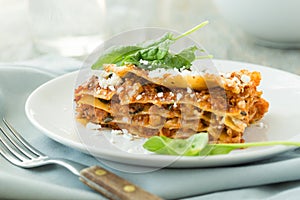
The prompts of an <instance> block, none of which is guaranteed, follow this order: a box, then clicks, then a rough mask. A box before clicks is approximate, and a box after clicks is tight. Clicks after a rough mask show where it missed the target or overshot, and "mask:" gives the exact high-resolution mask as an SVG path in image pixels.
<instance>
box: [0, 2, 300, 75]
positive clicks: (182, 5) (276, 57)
mask: <svg viewBox="0 0 300 200" xmlns="http://www.w3.org/2000/svg"><path fill="white" fill-rule="evenodd" d="M121 2H122V4H121ZM143 2H144V3H149V0H144V1H143ZM152 2H154V3H155V2H156V4H155V5H156V7H155V8H154V10H155V12H156V13H160V15H156V16H151V17H152V18H149V17H148V18H147V21H146V20H145V21H144V22H143V23H142V22H141V21H143V20H141V19H140V18H136V17H134V16H133V17H132V18H130V21H129V20H128V21H126V20H124V22H122V23H120V24H118V25H117V26H112V25H109V24H112V23H108V24H107V29H110V34H116V33H118V32H121V31H124V30H128V29H132V28H135V27H138V26H159V27H166V28H170V29H173V30H177V31H181V32H182V31H185V30H188V29H189V28H191V27H193V26H195V25H196V24H198V23H200V22H202V21H204V20H209V21H210V25H208V26H207V27H205V28H203V29H202V30H200V31H198V32H196V33H193V34H192V35H191V37H192V38H193V39H195V40H196V41H197V42H199V43H200V44H202V45H203V47H204V48H205V49H206V50H207V51H208V52H209V53H210V54H212V55H213V56H214V58H216V59H226V60H236V61H243V62H250V63H255V64H260V65H264V66H270V67H274V68H278V69H283V70H286V71H289V72H292V73H296V74H299V75H300V67H299V66H298V65H299V63H300V54H299V49H275V48H268V47H264V46H260V45H259V44H256V43H255V42H254V41H253V40H252V39H251V37H249V36H248V35H247V34H245V33H244V32H243V31H242V30H241V29H240V28H239V27H238V26H236V25H233V24H231V23H229V22H228V21H226V20H225V19H224V18H223V17H222V16H221V15H220V14H219V13H218V10H217V9H216V7H215V6H214V5H213V2H212V1H205V0H186V1H181V0H173V1H168V0H163V1H152ZM158 2H159V3H158ZM109 3H111V4H114V5H119V7H118V8H112V9H111V10H109V12H110V13H112V12H113V14H114V16H111V18H109V19H110V21H111V22H114V23H116V22H117V21H118V20H119V18H120V16H118V15H122V10H121V9H120V7H121V8H124V9H125V6H126V1H124V0H123V1H120V0H110V1H109V2H107V6H109V5H108V4H109ZM0 5H1V6H0V16H1V17H0V27H1V30H2V31H0V62H14V61H23V60H28V59H34V58H37V57H39V56H41V55H42V53H40V52H38V51H37V50H36V48H35V43H34V38H33V37H32V31H31V29H30V26H29V22H28V12H29V11H28V9H27V7H28V1H26V0H11V1H5V0H0ZM127 5H129V4H127ZM122 6H123V7H122ZM131 6H132V5H131ZM137 6H138V5H137ZM166 8H169V9H166ZM124 9H123V11H124ZM147 9H149V8H147V6H140V8H139V10H140V14H142V13H144V12H147ZM125 10H126V9H125ZM150 11H151V10H150ZM150 11H149V12H150ZM152 11H153V10H152ZM123 14H124V13H123ZM149 15H150V13H149ZM158 18H160V19H158Z"/></svg>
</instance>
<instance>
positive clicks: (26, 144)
mask: <svg viewBox="0 0 300 200" xmlns="http://www.w3.org/2000/svg"><path fill="white" fill-rule="evenodd" d="M2 120H3V122H4V124H5V125H6V126H7V128H8V129H9V130H10V131H11V133H12V134H13V135H14V137H15V138H16V139H17V140H18V142H20V143H21V144H23V145H24V146H25V147H26V148H27V149H28V150H30V151H31V152H32V153H33V154H34V155H36V156H45V155H44V154H43V153H42V152H40V151H39V150H37V149H36V148H34V147H33V146H31V145H30V144H29V143H28V142H27V141H26V140H25V139H24V138H23V137H22V136H21V135H20V134H19V133H18V132H17V131H16V130H15V129H14V128H13V127H12V126H11V124H10V123H8V121H7V120H6V119H5V118H3V119H2Z"/></svg>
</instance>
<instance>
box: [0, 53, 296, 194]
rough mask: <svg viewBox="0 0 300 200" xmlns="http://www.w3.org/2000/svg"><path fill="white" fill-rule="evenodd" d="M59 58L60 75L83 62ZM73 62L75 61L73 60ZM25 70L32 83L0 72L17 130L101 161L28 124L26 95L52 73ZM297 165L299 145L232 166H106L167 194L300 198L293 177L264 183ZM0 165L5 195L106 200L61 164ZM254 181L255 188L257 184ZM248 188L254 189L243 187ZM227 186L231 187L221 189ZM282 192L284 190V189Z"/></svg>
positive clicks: (49, 150) (61, 151)
mask: <svg viewBox="0 0 300 200" xmlns="http://www.w3.org/2000/svg"><path fill="white" fill-rule="evenodd" d="M51 59H54V58H53V57H52V58H51ZM55 59H57V62H56V64H58V65H59V66H49V63H48V67H47V71H51V70H54V69H55V70H54V71H56V72H57V73H56V74H61V73H65V72H67V71H72V70H75V69H78V67H79V66H80V62H76V63H77V65H74V66H75V67H74V68H72V67H71V68H64V67H63V66H64V65H63V64H61V63H60V62H59V61H58V60H59V59H61V60H64V61H66V63H67V59H66V58H63V59H62V58H55ZM35 62H36V63H37V65H35V66H33V67H40V68H42V69H43V66H46V64H45V63H43V59H41V61H38V60H36V61H35ZM71 62H72V64H74V63H73V62H74V60H72V61H71ZM62 63H63V62H62ZM18 64H22V63H18ZM2 67H4V65H2ZM49 69H50V70H49ZM0 70H1V66H0ZM25 71H26V70H25ZM26 72H27V73H26V75H28V76H30V77H28V78H30V81H28V82H26V81H24V79H20V77H23V78H25V79H26V77H24V76H21V75H23V74H24V69H23V70H17V69H15V71H14V73H11V74H12V76H16V77H18V78H17V79H16V78H15V77H11V81H14V83H9V79H8V80H6V82H5V83H4V82H3V79H1V77H0V83H1V84H0V89H1V87H5V88H4V90H5V91H6V96H5V99H4V100H5V103H6V104H7V107H6V109H7V110H6V111H7V112H8V120H10V121H11V122H12V123H13V124H14V126H15V127H16V129H17V130H21V131H20V132H21V133H22V135H24V137H25V138H26V139H27V140H29V141H30V143H31V144H32V145H33V146H35V147H36V148H38V149H39V150H40V151H42V152H44V153H45V154H47V155H49V156H55V157H63V158H68V159H71V160H74V161H78V162H81V163H84V164H86V165H96V164H97V165H103V164H102V163H101V162H99V161H98V160H96V159H95V158H93V157H91V156H89V155H86V154H83V153H81V152H78V151H77V150H74V149H71V148H69V147H66V146H64V145H61V144H59V143H57V142H55V141H53V140H51V139H49V138H48V137H46V136H45V135H43V134H42V133H41V132H40V131H38V130H37V129H36V128H34V127H33V126H32V125H31V124H30V122H29V121H28V119H27V118H26V116H25V114H24V103H25V100H26V98H27V96H28V95H29V94H30V92H31V91H33V90H34V89H35V87H37V86H38V85H39V84H42V83H43V82H45V81H47V80H49V79H51V78H52V77H51V76H49V73H45V74H44V73H42V72H40V71H39V72H37V71H34V70H30V69H28V70H27V71H26ZM2 74H3V73H2ZM18 74H19V75H18ZM20 74H21V75H20ZM0 76H1V73H0ZM3 76H4V75H3ZM1 80H2V82H1ZM16 81H20V83H22V84H23V85H22V87H21V88H20V89H19V90H20V91H16V90H12V88H13V87H14V84H20V83H18V82H17V83H16ZM9 87H12V88H9ZM2 89H3V88H2ZM9 91H13V92H16V93H18V94H19V96H18V98H17V99H16V98H11V97H13V96H15V94H12V93H11V94H10V93H9ZM16 105H18V106H16ZM299 166H300V153H299V151H298V150H296V151H290V152H287V153H284V154H281V155H278V156H275V157H274V158H272V159H269V160H265V161H260V162H256V163H252V164H247V165H240V166H231V167H216V168H197V169H160V170H157V171H153V172H148V173H138V174H133V173H125V172H120V171H116V170H115V169H110V168H108V167H107V166H105V165H104V167H107V168H108V169H109V170H111V171H113V172H115V173H116V174H118V175H120V176H122V177H124V178H126V179H128V180H129V181H132V182H133V183H135V184H137V185H139V186H141V187H142V188H144V189H146V190H148V191H150V192H152V193H155V194H157V195H159V196H161V197H163V198H166V199H179V198H188V199H219V198H222V199H241V198H243V199H247V198H248V199H251V198H252V199H265V198H267V197H270V198H271V199H272V200H273V199H274V200H277V199H281V198H282V197H289V198H293V197H296V196H294V195H299V194H300V189H299V188H300V182H298V181H297V182H294V184H293V185H286V187H282V188H281V190H280V189H279V187H278V184H276V185H271V186H261V185H266V184H271V183H282V182H286V181H294V180H300V173H299V172H298V171H299V170H298V169H299ZM0 169H1V170H0V185H1V187H0V198H1V199H2V198H4V199H5V198H6V199H103V198H102V197H101V196H100V195H98V194H97V193H95V192H94V191H92V190H90V189H89V188H88V187H86V186H85V185H83V184H81V183H80V181H78V180H77V177H75V176H73V175H72V174H71V173H69V172H68V171H66V170H65V169H63V168H61V167H57V166H48V167H44V168H37V169H31V170H26V169H21V168H18V167H15V166H12V165H11V164H10V163H8V162H7V161H5V160H4V159H3V158H2V157H1V158H0ZM253 186H257V187H254V188H253ZM259 186H261V187H259ZM245 187H252V188H250V189H249V188H246V189H239V188H245ZM232 189H234V190H232ZM224 190H227V191H226V192H218V191H224ZM228 190H230V191H228ZM281 191H284V192H282V193H280V192H281ZM213 192H214V193H213ZM226 194H227V195H226ZM199 195H201V196H199ZM291 195H293V196H291ZM192 196H197V197H192ZM245 197H247V198H245Z"/></svg>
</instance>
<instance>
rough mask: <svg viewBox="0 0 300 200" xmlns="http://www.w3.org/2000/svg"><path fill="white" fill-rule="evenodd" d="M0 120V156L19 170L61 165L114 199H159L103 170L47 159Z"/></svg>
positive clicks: (61, 160)
mask: <svg viewBox="0 0 300 200" xmlns="http://www.w3.org/2000/svg"><path fill="white" fill-rule="evenodd" d="M2 121H3V126H0V132H2V134H1V135H0V154H1V155H2V156H3V157H4V158H6V159H7V160H8V161H9V162H11V163H12V164H14V165H16V166H19V167H22V168H35V167H40V166H45V165H48V164H57V165H60V166H63V167H65V168H66V169H68V170H69V171H71V172H72V173H73V174H74V175H76V176H78V177H79V179H80V181H82V182H83V183H84V184H86V185H87V186H89V187H91V188H92V189H94V190H96V191H97V192H99V193H100V194H102V195H103V196H105V197H107V198H109V199H113V200H115V199H124V200H129V199H133V200H140V199H145V200H148V199H149V200H150V199H153V200H158V199H161V198H160V197H158V196H156V195H153V194H151V193H149V192H147V191H145V190H143V189H142V188H140V187H138V186H136V185H134V184H133V183H131V182H129V181H127V180H125V179H123V178H121V177H119V176H117V175H116V174H114V173H112V172H110V171H107V170H106V169H104V168H102V167H99V166H91V167H88V166H85V165H82V164H80V163H77V162H74V161H71V160H67V159H63V158H50V157H48V156H47V155H45V154H43V153H41V152H40V151H38V150H37V149H35V148H34V147H33V146H32V145H30V144H29V143H28V142H27V141H26V140H25V139H24V138H23V137H22V136H21V135H20V134H19V133H18V132H17V131H16V130H15V129H14V128H13V127H12V125H11V124H10V123H8V122H7V120H6V119H5V118H3V119H2Z"/></svg>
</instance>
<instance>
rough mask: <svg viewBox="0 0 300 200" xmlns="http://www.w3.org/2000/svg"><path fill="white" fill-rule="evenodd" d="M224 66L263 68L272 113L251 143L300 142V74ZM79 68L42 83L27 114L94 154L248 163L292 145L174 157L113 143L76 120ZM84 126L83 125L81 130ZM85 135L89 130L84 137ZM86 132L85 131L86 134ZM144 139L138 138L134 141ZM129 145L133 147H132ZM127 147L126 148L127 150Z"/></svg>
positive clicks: (143, 162) (250, 133) (163, 161)
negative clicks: (76, 70) (75, 95)
mask: <svg viewBox="0 0 300 200" xmlns="http://www.w3.org/2000/svg"><path fill="white" fill-rule="evenodd" d="M214 63H215V65H216V66H217V68H218V70H219V71H223V72H226V71H233V70H238V69H249V70H256V71H260V72H261V74H262V82H261V85H260V87H259V89H260V90H263V92H264V93H263V97H264V98H265V99H267V100H268V101H269V103H270V109H269V112H268V113H267V114H266V115H265V117H264V119H263V120H262V121H261V123H262V124H263V125H264V126H263V127H261V126H258V125H252V126H251V127H249V128H248V129H247V130H246V133H245V138H246V141H247V142H253V141H272V140H293V141H295V140H297V141H300V135H299V134H300V123H299V122H300V112H299V110H300V104H299V102H300V77H299V76H297V75H293V74H290V73H287V72H284V71H280V70H276V69H272V68H268V67H264V66H259V65H254V64H247V63H240V62H233V61H222V60H215V61H214ZM76 78H77V72H73V73H70V74H66V75H64V76H61V77H58V78H56V79H53V80H51V81H49V82H47V83H46V84H43V85H42V86H40V87H39V88H37V89H36V90H35V91H34V92H33V93H32V94H31V95H30V96H29V98H28V99H27V102H26V106H25V107H26V109H25V110H26V114H27V117H28V118H29V120H30V121H31V122H32V123H33V124H34V125H35V126H36V127H37V128H38V129H40V130H41V131H42V132H43V133H45V134H46V135H47V136H49V137H50V138H52V139H54V140H56V141H58V142H60V143H62V144H65V145H67V146H70V147H72V148H75V149H78V150H80V151H83V152H86V153H90V154H92V155H94V156H97V157H100V158H102V159H106V160H109V161H115V162H119V163H124V164H131V165H139V166H149V167H166V166H167V167H214V166H226V165H235V164H242V163H247V162H252V161H257V160H262V159H266V158H270V157H272V156H274V155H276V154H278V153H282V152H284V151H287V150H290V149H291V148H292V147H285V146H274V147H260V148H249V149H245V150H236V151H233V152H232V153H230V154H228V155H218V156H209V157H174V156H168V155H155V154H148V153H143V152H142V151H140V149H141V148H134V149H132V148H131V149H130V148H129V150H128V144H127V146H126V145H125V147H124V145H123V147H122V148H120V146H119V144H120V143H122V142H123V141H122V140H121V141H119V144H118V142H117V145H115V144H112V143H111V142H110V139H109V138H108V137H106V136H107V135H108V134H91V133H87V134H86V133H85V131H84V130H86V129H84V128H83V127H80V125H79V126H78V124H76V122H75V120H74V112H73V92H74V85H75V82H76ZM77 127H78V129H77ZM78 130H79V131H78ZM82 134H85V135H84V137H82ZM80 135H81V136H80ZM136 143H138V142H136V141H135V142H133V143H132V144H133V145H140V144H136ZM126 148H127V149H126ZM124 149H126V151H124Z"/></svg>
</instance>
